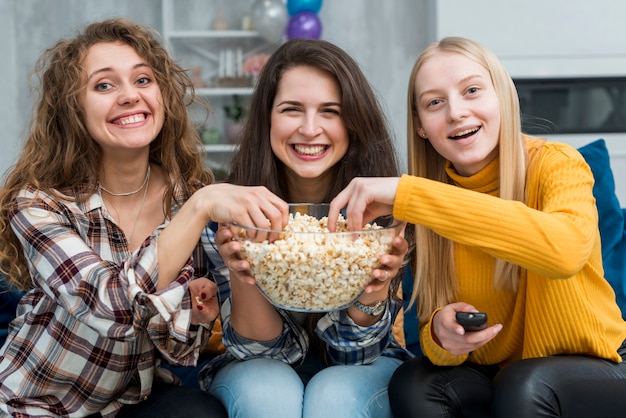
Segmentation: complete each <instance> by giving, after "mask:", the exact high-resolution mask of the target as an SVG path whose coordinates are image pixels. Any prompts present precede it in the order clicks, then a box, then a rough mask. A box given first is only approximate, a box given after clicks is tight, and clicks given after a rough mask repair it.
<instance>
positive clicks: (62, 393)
mask: <svg viewBox="0 0 626 418" xmlns="http://www.w3.org/2000/svg"><path fill="white" fill-rule="evenodd" d="M177 198H181V196H177ZM16 202H17V208H16V210H15V212H14V213H13V214H12V215H11V220H10V222H11V227H12V228H13V230H14V231H15V234H16V235H17V237H18V238H19V239H20V240H21V243H22V246H23V248H24V254H25V256H26V259H27V260H28V267H29V270H30V275H31V279H32V287H33V288H32V289H31V290H30V291H28V293H27V294H26V295H25V296H24V297H23V299H22V300H21V302H20V305H19V306H18V312H17V318H16V319H15V320H14V321H13V322H12V323H11V326H10V329H9V335H8V338H7V342H6V344H5V345H4V346H3V347H2V349H0V415H4V414H7V413H8V414H20V416H31V415H32V416H57V415H61V416H70V417H79V416H85V415H89V414H93V413H94V412H97V411H101V413H102V415H103V416H114V415H115V414H116V412H117V411H118V410H119V409H120V408H121V406H122V405H123V404H126V403H137V402H139V401H141V400H142V399H145V397H147V396H148V395H149V394H150V390H151V386H152V382H153V380H154V379H155V377H156V376H158V379H160V380H164V381H169V382H176V381H177V379H176V378H175V377H174V375H172V374H171V373H169V372H167V371H166V370H165V369H163V368H160V367H158V366H159V364H160V362H161V360H162V359H164V360H166V361H167V362H169V363H172V364H179V365H194V364H195V362H196V361H197V358H198V355H199V350H200V347H202V346H204V345H205V344H206V340H207V339H208V337H209V334H210V332H209V331H208V330H205V329H204V328H199V331H189V325H190V319H191V301H190V297H189V292H188V287H187V282H188V281H189V280H190V279H192V278H194V277H198V276H199V274H206V273H207V268H208V266H207V265H206V263H207V259H206V257H205V256H204V254H203V251H202V247H201V246H200V245H198V247H197V248H196V251H197V252H196V253H195V255H199V257H193V258H190V259H189V260H188V262H187V264H186V266H185V267H184V268H183V269H182V270H181V271H180V275H179V277H178V278H177V279H176V280H175V281H174V282H173V283H172V284H171V285H170V286H168V287H167V288H166V289H164V290H162V291H159V292H157V290H156V283H157V272H158V265H157V244H158V238H159V234H160V232H161V230H162V229H163V228H164V227H165V225H167V222H165V223H164V224H163V225H160V226H159V227H158V228H157V229H156V230H155V232H154V234H153V235H152V236H150V237H147V238H146V240H145V241H144V243H143V244H142V245H141V247H140V248H139V249H138V250H137V251H135V252H134V253H131V252H129V250H128V244H127V241H126V238H125V236H124V233H123V232H122V230H121V229H120V228H119V227H118V226H117V225H116V224H115V222H114V221H113V220H112V218H111V217H110V216H109V214H108V213H107V211H106V208H105V207H104V205H103V202H102V197H101V196H100V195H99V194H94V195H92V196H91V197H90V198H89V199H88V200H87V201H86V202H84V203H75V202H69V201H59V200H58V199H57V198H55V197H54V196H51V195H48V194H45V193H43V192H41V191H37V190H34V189H32V188H28V189H25V190H22V191H21V192H20V193H19V196H18V197H17V199H16ZM172 210H173V214H174V213H175V212H176V211H177V207H176V206H173V207H172ZM194 260H195V261H194Z"/></svg>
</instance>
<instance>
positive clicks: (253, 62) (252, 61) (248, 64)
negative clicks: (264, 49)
mask: <svg viewBox="0 0 626 418" xmlns="http://www.w3.org/2000/svg"><path fill="white" fill-rule="evenodd" d="M269 58H270V56H269V54H256V55H252V56H251V57H248V58H246V59H245V61H244V62H243V73H244V74H246V75H249V76H250V77H252V85H253V86H254V85H256V81H257V79H258V78H259V74H261V70H263V67H265V64H267V60H269Z"/></svg>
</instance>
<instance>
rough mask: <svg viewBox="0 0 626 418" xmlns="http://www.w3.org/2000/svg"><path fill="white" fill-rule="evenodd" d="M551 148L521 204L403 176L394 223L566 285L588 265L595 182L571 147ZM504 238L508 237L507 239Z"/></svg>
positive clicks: (534, 168)
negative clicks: (423, 229)
mask: <svg viewBox="0 0 626 418" xmlns="http://www.w3.org/2000/svg"><path fill="white" fill-rule="evenodd" d="M544 147H547V148H549V149H548V150H546V151H550V152H542V153H541V155H539V156H537V158H535V159H534V160H533V163H532V164H531V166H530V167H529V170H528V172H529V174H528V176H527V189H528V190H527V195H528V199H529V200H535V201H536V202H532V203H531V206H533V207H537V209H534V208H533V207H530V206H528V205H527V204H525V203H523V202H518V201H511V200H504V199H500V198H499V197H495V196H491V195H487V194H484V193H479V192H476V191H472V190H466V189H463V188H461V187H457V186H454V185H451V184H445V183H441V182H438V181H434V180H429V179H426V178H422V177H415V176H409V175H404V176H402V178H401V179H400V182H399V184H398V190H397V193H396V200H395V204H394V216H396V217H397V218H399V219H402V220H405V221H407V222H411V223H415V224H421V225H424V226H426V227H428V228H431V229H432V230H433V231H435V232H436V233H438V234H440V235H442V236H444V237H446V238H448V239H451V240H453V241H455V242H458V243H460V244H464V245H468V246H476V247H479V248H481V249H483V250H484V251H485V252H487V253H488V254H490V255H492V256H494V257H497V258H501V259H503V260H506V261H508V262H511V263H514V264H517V265H519V266H521V267H522V268H524V269H527V270H529V271H532V272H535V273H537V274H540V275H544V276H547V277H552V278H567V277H570V276H572V275H573V274H575V273H576V272H578V271H579V270H580V269H581V268H582V267H583V265H584V263H585V261H586V260H587V259H588V258H589V256H590V254H591V252H592V250H593V245H594V239H595V233H596V232H597V222H598V218H597V211H596V208H595V201H594V199H593V194H592V187H593V176H592V174H591V171H590V169H589V167H588V166H587V164H586V163H585V161H584V159H583V158H582V156H581V155H580V154H578V153H577V152H576V150H574V149H573V148H568V147H557V148H555V147H554V146H550V145H544ZM503 232H506V233H503Z"/></svg>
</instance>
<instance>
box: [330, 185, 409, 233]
mask: <svg viewBox="0 0 626 418" xmlns="http://www.w3.org/2000/svg"><path fill="white" fill-rule="evenodd" d="M399 181H400V178H399V177H367V178H366V177H356V178H354V179H352V181H351V182H350V184H348V186H347V187H346V188H345V189H343V190H342V191H341V192H340V193H339V194H338V195H337V196H335V198H334V199H333V200H332V201H331V202H330V208H329V210H328V229H330V230H331V231H334V230H335V225H337V218H338V217H339V212H340V211H341V209H343V208H344V207H345V208H346V218H347V220H348V228H349V229H350V230H351V231H356V230H359V229H361V228H362V227H363V225H365V224H366V223H368V222H370V221H371V220H373V219H376V218H378V217H379V216H383V215H390V214H392V213H393V202H394V200H395V198H396V190H397V189H398V182H399Z"/></svg>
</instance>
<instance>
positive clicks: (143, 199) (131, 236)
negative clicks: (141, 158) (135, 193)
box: [128, 166, 150, 247]
mask: <svg viewBox="0 0 626 418" xmlns="http://www.w3.org/2000/svg"><path fill="white" fill-rule="evenodd" d="M148 178H150V166H148ZM149 187H150V185H148V186H147V187H146V190H145V191H144V192H143V197H142V198H141V205H140V206H139V212H137V217H136V218H135V223H134V224H133V230H132V231H131V232H130V237H129V238H128V246H129V247H130V243H131V242H133V237H134V236H135V229H137V222H139V217H140V216H141V212H142V211H143V204H144V203H145V202H146V195H147V194H148V188H149Z"/></svg>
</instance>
